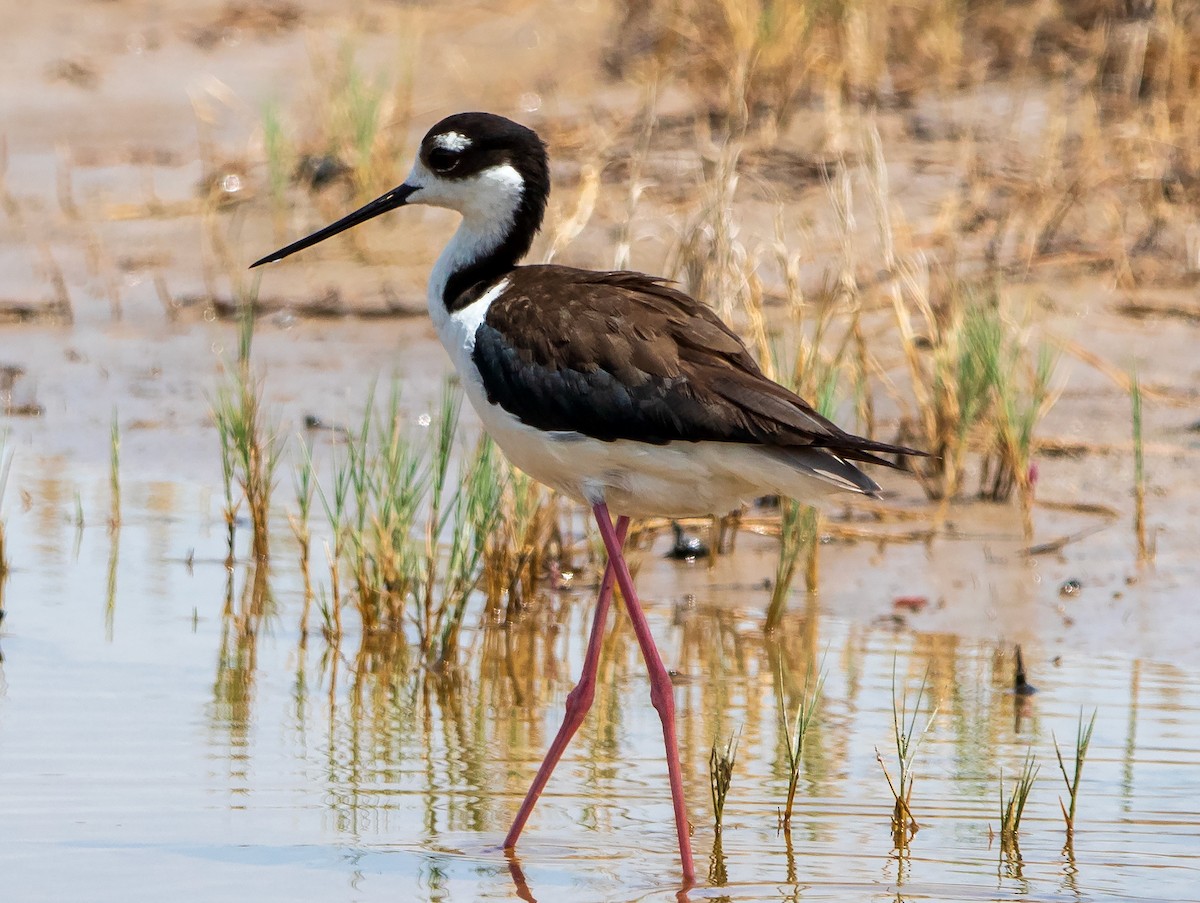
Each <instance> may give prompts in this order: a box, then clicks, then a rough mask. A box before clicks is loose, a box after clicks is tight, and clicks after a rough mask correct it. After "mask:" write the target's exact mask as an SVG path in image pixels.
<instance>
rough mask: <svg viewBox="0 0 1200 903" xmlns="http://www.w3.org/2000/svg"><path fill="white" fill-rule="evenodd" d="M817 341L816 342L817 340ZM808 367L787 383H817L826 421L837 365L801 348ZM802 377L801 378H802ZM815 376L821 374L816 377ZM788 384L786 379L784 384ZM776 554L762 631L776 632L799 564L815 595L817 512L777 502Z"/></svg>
mask: <svg viewBox="0 0 1200 903" xmlns="http://www.w3.org/2000/svg"><path fill="white" fill-rule="evenodd" d="M818 340H819V338H818ZM804 352H807V353H806V354H805V356H806V358H807V359H808V360H809V361H811V363H810V364H809V365H808V366H807V367H805V368H804V370H801V369H800V368H799V366H796V367H793V368H791V369H790V373H791V376H790V381H791V382H792V383H793V384H795V383H796V382H798V381H800V380H805V381H807V382H809V383H810V384H811V382H812V381H813V380H814V379H820V382H819V383H818V384H817V386H816V392H815V395H810V397H813V398H814V406H815V408H816V410H817V412H818V413H820V414H821V415H822V416H825V417H828V416H830V415H831V414H832V413H833V408H834V404H835V398H836V390H837V381H838V371H837V366H836V363H834V362H829V361H822V360H820V359H819V358H818V354H817V349H816V346H815V345H814V346H809V347H807V348H803V347H802V353H804ZM774 358H775V360H776V367H777V369H779V370H783V371H785V372H789V371H788V368H786V367H784V366H782V364H781V363H780V357H779V356H778V355H774ZM802 374H803V375H802ZM815 374H820V376H817V375H815ZM786 381H787V380H786V379H785V382H786ZM779 505H780V521H779V554H778V557H777V558H776V559H775V580H774V583H773V584H772V587H771V601H770V604H769V605H768V606H767V616H766V619H765V621H764V624H763V629H764V630H768V631H770V630H775V629H777V628H778V627H779V625H780V624H781V623H782V621H783V615H784V613H785V611H786V610H787V597H788V595H789V593H790V592H791V588H792V584H793V583H794V582H795V579H796V574H797V572H798V570H799V567H800V562H801V560H802V559H803V560H805V562H806V565H805V588H806V589H807V590H808V592H810V593H812V592H816V591H817V586H818V565H819V558H818V551H819V549H820V512H818V511H817V509H816V508H815V507H813V506H811V505H803V504H800V503H799V502H796V501H794V500H793V499H780V503H779Z"/></svg>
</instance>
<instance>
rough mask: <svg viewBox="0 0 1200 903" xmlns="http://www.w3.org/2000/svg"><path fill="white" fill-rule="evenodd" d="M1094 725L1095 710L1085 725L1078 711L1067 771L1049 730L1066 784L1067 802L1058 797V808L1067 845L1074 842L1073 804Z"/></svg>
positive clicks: (1076, 798) (1071, 844)
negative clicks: (1065, 832) (1073, 751)
mask: <svg viewBox="0 0 1200 903" xmlns="http://www.w3.org/2000/svg"><path fill="white" fill-rule="evenodd" d="M1095 727H1096V712H1095V711H1093V712H1092V717H1091V718H1090V719H1088V723H1087V726H1086V727H1085V726H1084V723H1083V712H1082V711H1081V712H1080V713H1079V725H1078V727H1077V728H1076V730H1075V762H1074V767H1073V768H1072V769H1071V770H1070V771H1068V770H1067V765H1066V762H1065V761H1064V760H1063V754H1062V750H1061V749H1059V746H1058V738H1057V737H1055V736H1054V733H1053V732H1051V734H1050V736H1051V737H1052V738H1053V739H1054V755H1055V756H1056V757H1057V759H1058V770H1059V771H1060V772H1061V773H1062V776H1063V781H1064V782H1065V783H1066V785H1067V798H1068V800H1069V802H1068V803H1064V802H1063V801H1062V797H1059V799H1058V805H1059V808H1060V809H1062V814H1063V821H1065V822H1066V825H1067V846H1068V847H1073V846H1074V843H1075V804H1076V803H1077V802H1078V799H1079V782H1080V780H1081V779H1082V778H1083V762H1084V760H1085V759H1086V758H1087V754H1088V747H1090V746H1091V745H1092V731H1093V730H1095Z"/></svg>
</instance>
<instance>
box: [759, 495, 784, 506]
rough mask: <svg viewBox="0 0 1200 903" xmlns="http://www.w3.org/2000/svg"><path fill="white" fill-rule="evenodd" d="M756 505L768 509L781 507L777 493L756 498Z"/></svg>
mask: <svg viewBox="0 0 1200 903" xmlns="http://www.w3.org/2000/svg"><path fill="white" fill-rule="evenodd" d="M754 507H755V508H767V509H774V508H778V507H779V496H777V495H764V496H760V497H759V498H756V499H755V500H754Z"/></svg>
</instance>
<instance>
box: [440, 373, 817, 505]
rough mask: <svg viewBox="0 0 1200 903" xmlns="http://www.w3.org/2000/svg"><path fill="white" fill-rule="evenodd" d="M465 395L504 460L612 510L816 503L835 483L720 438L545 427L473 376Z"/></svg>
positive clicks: (579, 498)
mask: <svg viewBox="0 0 1200 903" xmlns="http://www.w3.org/2000/svg"><path fill="white" fill-rule="evenodd" d="M463 382H464V384H465V385H466V386H467V397H468V398H469V399H470V401H471V404H472V406H473V407H474V408H475V410H476V411H477V412H478V414H479V418H480V420H482V421H483V425H484V428H485V429H486V430H487V432H488V433H489V434H490V435H491V437H492V438H493V439H494V440H495V442H496V444H497V445H498V446H499V447H500V449H501V450H502V451H503V452H504V454H505V455H506V456H507V457H508V459H509V460H510V461H511V462H512V463H513V465H515V466H516V467H518V468H520V469H521V470H523V471H525V473H527V474H529V475H530V476H531V477H533V478H534V479H536V480H538V481H539V482H542V483H545V484H546V485H547V486H550V487H551V488H553V489H556V490H558V491H559V492H561V493H563V494H564V495H567V496H568V497H570V498H573V499H575V500H576V501H579V502H583V503H585V504H588V505H594V504H596V503H597V502H601V501H602V502H605V503H607V505H608V507H609V510H610V511H611V512H612V513H613V514H614V515H621V514H625V515H629V516H630V517H698V516H703V515H709V514H718V515H720V514H727V513H728V512H730V511H732V510H733V509H735V508H737V507H738V506H739V505H741V504H743V503H749V502H751V501H753V500H754V499H755V498H757V497H758V496H762V495H769V494H779V495H785V496H789V497H791V498H796V499H799V500H800V501H804V502H810V503H812V502H817V501H819V500H820V499H822V498H824V497H825V496H827V495H830V494H831V493H833V492H836V491H837V487H836V486H834V485H832V484H830V483H829V482H827V481H825V480H822V479H819V478H817V477H814V476H810V475H808V474H805V473H802V472H800V471H797V470H796V469H795V468H793V467H789V466H788V465H787V464H786V463H784V462H782V461H780V460H779V459H778V458H775V457H772V456H771V455H768V454H765V453H764V452H762V451H761V450H759V449H757V448H754V447H752V446H746V445H737V444H733V443H724V442H671V443H668V444H666V445H648V444H646V443H642V442H635V441H632V440H628V439H619V440H616V441H613V442H602V441H600V440H599V439H591V438H588V437H586V436H581V435H579V434H578V433H545V432H542V431H540V430H537V429H534V428H533V427H530V426H527V425H525V424H523V423H521V422H520V421H519V420H517V419H516V418H515V417H513V416H512V415H511V414H509V413H508V412H507V411H505V410H504V409H503V408H501V407H500V406H499V405H494V404H489V403H488V401H487V398H486V396H485V395H484V393H483V391H482V387H481V386H479V384H478V381H477V380H475V379H464V380H463Z"/></svg>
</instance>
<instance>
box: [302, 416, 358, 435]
mask: <svg viewBox="0 0 1200 903" xmlns="http://www.w3.org/2000/svg"><path fill="white" fill-rule="evenodd" d="M304 428H305V429H306V430H327V431H328V432H331V433H334V434H335V435H338V436H349V435H350V431H349V430H348V429H346V428H345V427H344V426H338V425H337V424H336V423H326V422H325V421H324V420H322V419H321V418H320V417H318V416H317V415H316V414H305V415H304Z"/></svg>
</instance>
